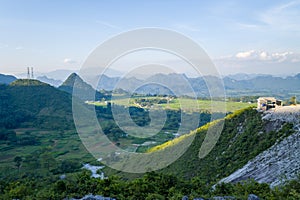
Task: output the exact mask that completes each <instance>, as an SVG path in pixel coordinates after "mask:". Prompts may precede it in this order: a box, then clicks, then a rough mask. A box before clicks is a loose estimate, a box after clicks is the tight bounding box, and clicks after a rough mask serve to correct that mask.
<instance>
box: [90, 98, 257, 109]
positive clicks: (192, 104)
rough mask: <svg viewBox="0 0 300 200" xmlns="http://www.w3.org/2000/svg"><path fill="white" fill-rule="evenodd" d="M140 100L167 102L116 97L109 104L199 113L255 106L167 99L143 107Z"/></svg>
mask: <svg viewBox="0 0 300 200" xmlns="http://www.w3.org/2000/svg"><path fill="white" fill-rule="evenodd" d="M141 99H144V100H145V101H150V102H151V101H155V100H167V97H132V98H122V97H117V98H113V100H112V101H109V102H110V103H113V104H116V105H122V106H136V107H141V108H150V107H152V108H153V107H162V108H164V109H172V110H180V109H181V110H183V111H185V112H199V111H209V112H224V111H225V112H234V111H236V110H239V109H242V108H246V107H249V106H255V105H256V104H255V103H248V102H233V101H226V102H223V101H212V100H203V99H198V100H195V99H190V98H168V100H167V102H168V103H161V104H157V103H152V104H151V106H143V105H141V104H139V103H138V101H140V100H141ZM107 103H108V102H106V101H97V102H89V104H93V105H95V106H106V105H107Z"/></svg>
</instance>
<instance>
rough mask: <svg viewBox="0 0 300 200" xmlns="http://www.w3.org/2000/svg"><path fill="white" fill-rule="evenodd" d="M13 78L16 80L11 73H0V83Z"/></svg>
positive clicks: (10, 80) (7, 81) (8, 81)
mask: <svg viewBox="0 0 300 200" xmlns="http://www.w3.org/2000/svg"><path fill="white" fill-rule="evenodd" d="M15 80H17V78H16V77H14V76H12V75H5V74H0V84H10V83H11V82H13V81H15Z"/></svg>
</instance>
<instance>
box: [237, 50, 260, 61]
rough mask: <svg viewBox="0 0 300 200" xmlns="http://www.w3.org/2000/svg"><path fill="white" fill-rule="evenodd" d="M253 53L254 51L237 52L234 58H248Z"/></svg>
mask: <svg viewBox="0 0 300 200" xmlns="http://www.w3.org/2000/svg"><path fill="white" fill-rule="evenodd" d="M254 53H255V51H254V50H251V51H245V52H239V53H237V54H236V55H235V57H236V58H242V59H243V58H249V57H251V56H252V55H253V54H254Z"/></svg>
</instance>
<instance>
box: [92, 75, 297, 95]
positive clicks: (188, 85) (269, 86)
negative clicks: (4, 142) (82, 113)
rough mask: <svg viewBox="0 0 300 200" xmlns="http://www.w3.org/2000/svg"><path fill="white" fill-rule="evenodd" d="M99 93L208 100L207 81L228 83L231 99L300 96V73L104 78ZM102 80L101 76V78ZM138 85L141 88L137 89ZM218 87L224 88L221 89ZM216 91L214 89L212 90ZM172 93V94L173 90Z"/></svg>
mask: <svg viewBox="0 0 300 200" xmlns="http://www.w3.org/2000/svg"><path fill="white" fill-rule="evenodd" d="M100 77H101V79H100V81H99V82H98V84H97V87H96V89H97V90H101V89H104V90H113V89H117V88H121V89H124V90H126V91H135V92H137V93H142V94H149V93H150V94H178V95H191V92H188V91H191V89H192V90H193V91H194V92H195V93H196V95H197V96H199V97H208V96H209V90H208V87H207V84H206V82H209V83H221V82H222V81H223V82H224V87H225V90H226V94H227V95H229V96H240V95H243V96H251V95H255V94H256V95H257V96H259V95H264V96H266V95H269V96H279V97H284V96H287V95H291V94H300V74H297V75H295V76H288V77H285V78H283V77H274V76H272V75H261V74H259V75H244V74H242V75H236V76H226V77H224V78H222V79H220V78H218V77H214V76H204V77H197V78H189V77H187V76H185V75H184V74H155V75H153V76H150V77H148V78H146V79H145V80H143V79H139V78H135V77H130V78H126V77H125V78H122V79H121V78H120V77H112V78H111V77H109V76H106V75H102V76H100ZM98 79H99V76H98ZM137 86H140V87H138V88H137ZM217 87H222V86H221V85H220V86H217ZM214 88H216V86H214V87H213V88H211V89H214ZM170 90H172V92H171V91H170Z"/></svg>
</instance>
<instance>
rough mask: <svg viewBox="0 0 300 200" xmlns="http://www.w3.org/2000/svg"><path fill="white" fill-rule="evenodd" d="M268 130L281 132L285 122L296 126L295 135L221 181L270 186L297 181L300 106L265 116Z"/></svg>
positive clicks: (277, 110)
mask: <svg viewBox="0 0 300 200" xmlns="http://www.w3.org/2000/svg"><path fill="white" fill-rule="evenodd" d="M262 119H263V120H264V121H265V122H266V127H265V129H266V131H274V130H279V129H281V127H282V126H283V124H285V123H291V124H293V129H294V130H295V133H294V134H292V135H290V136H288V137H286V138H285V139H283V140H282V141H280V142H279V141H278V142H276V143H275V144H274V145H273V146H272V147H270V148H269V149H267V150H266V151H264V152H262V153H260V154H259V155H258V156H256V157H255V158H254V159H252V160H250V161H249V162H248V163H247V164H246V165H245V166H243V167H242V168H240V169H239V170H237V171H235V172H234V173H232V174H231V175H229V176H228V177H226V178H224V179H222V180H221V181H220V182H225V183H228V182H238V181H242V180H246V179H249V178H252V179H254V180H256V181H258V182H260V183H269V184H270V185H271V187H274V186H276V185H279V184H281V183H283V182H284V181H285V180H290V179H294V178H296V177H297V175H298V174H299V172H300V106H299V105H298V106H285V107H280V108H277V109H276V110H273V111H267V112H264V113H263V114H262Z"/></svg>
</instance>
